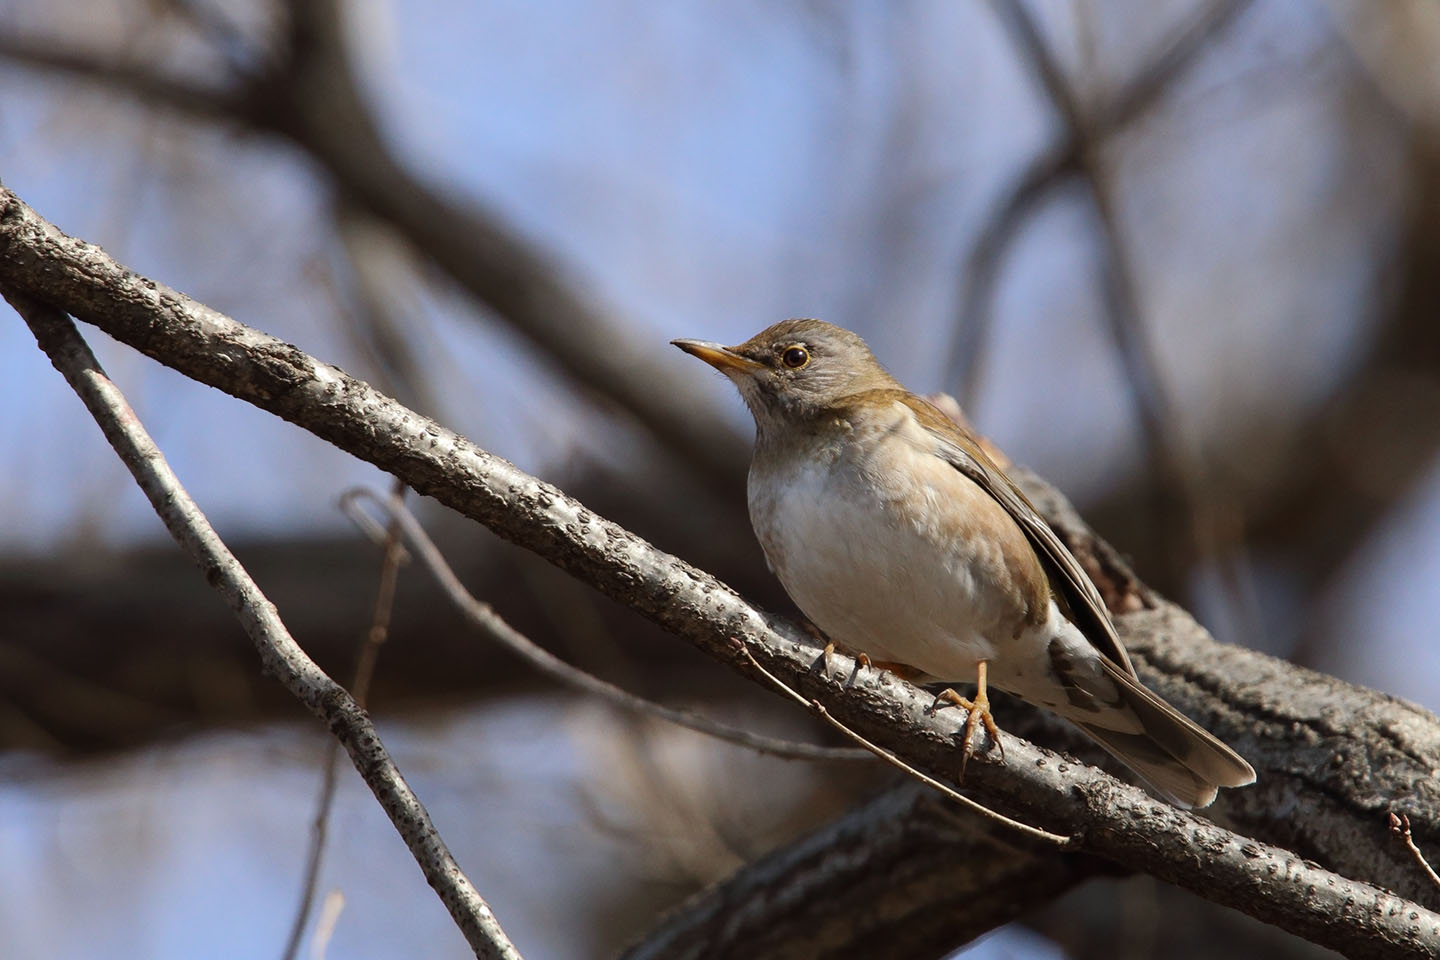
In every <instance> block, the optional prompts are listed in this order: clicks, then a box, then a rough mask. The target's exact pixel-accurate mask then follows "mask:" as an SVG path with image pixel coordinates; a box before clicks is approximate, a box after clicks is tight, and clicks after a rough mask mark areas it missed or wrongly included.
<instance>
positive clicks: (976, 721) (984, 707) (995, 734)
mask: <svg viewBox="0 0 1440 960" xmlns="http://www.w3.org/2000/svg"><path fill="white" fill-rule="evenodd" d="M988 667H989V664H988V663H987V662H986V661H984V660H981V661H980V663H979V665H978V666H977V667H976V669H975V699H974V700H966V699H965V698H964V697H962V696H960V694H958V693H956V692H955V691H954V690H951V689H950V688H949V687H946V688H945V689H944V690H941V691H940V692H939V693H937V694H936V695H935V702H934V703H932V704H930V710H931V711H932V712H933V711H934V710H935V709H937V708H938V707H939V706H940V704H941V703H942V702H944V703H953V704H954V705H955V706H957V707H964V708H965V710H966V711H967V712H968V715H967V716H966V717H965V726H964V727H963V728H962V729H961V734H960V779H961V781H963V780H964V779H965V764H966V763H968V762H969V760H970V755H971V754H972V753H974V752H975V744H974V739H975V728H976V726H978V725H981V724H983V725H984V727H985V732H986V733H988V734H990V742H991V743H993V744H995V746H997V747H999V748H1000V760H1001V762H1002V763H1003V762H1004V760H1005V745H1004V744H1003V743H1001V742H1000V728H999V727H997V726H995V718H994V717H993V716H991V714H990V696H989V694H987V693H986V692H985V678H986V674H987V672H988Z"/></svg>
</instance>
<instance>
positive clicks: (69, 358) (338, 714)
mask: <svg viewBox="0 0 1440 960" xmlns="http://www.w3.org/2000/svg"><path fill="white" fill-rule="evenodd" d="M0 291H3V293H4V296H5V298H6V299H7V300H9V301H10V304H11V306H13V307H14V308H15V309H16V311H17V312H18V313H19V314H20V315H21V316H22V317H23V318H24V319H25V322H26V323H27V324H28V325H29V327H30V329H31V331H32V332H33V333H34V334H35V339H36V341H37V342H38V343H39V344H40V348H41V349H42V350H44V351H45V353H46V355H47V356H49V358H50V361H51V363H53V364H54V365H55V369H57V370H59V371H60V372H61V373H62V374H63V375H64V376H65V379H66V380H67V381H68V382H69V383H70V386H71V387H73V388H74V390H75V392H76V393H77V394H79V395H80V398H81V400H83V401H84V403H85V406H86V408H87V409H89V411H90V413H91V414H92V415H93V416H94V417H95V421H96V423H98V424H99V425H100V429H101V431H103V432H104V434H105V438H106V439H107V440H108V441H110V445H111V446H112V447H114V448H115V452H116V453H117V454H119V456H120V459H121V460H122V461H124V463H125V466H126V467H128V468H129V470H130V472H131V473H132V474H133V475H134V477H135V482H136V483H137V484H139V485H140V488H141V489H142V490H143V491H144V492H145V495H146V496H147V497H148V498H149V499H150V503H151V505H152V506H153V507H154V508H155V512H156V513H157V514H159V515H160V519H161V520H162V521H164V523H165V526H166V528H167V529H168V530H169V531H170V534H171V535H172V536H173V537H174V538H175V540H176V541H177V542H178V543H179V544H180V546H181V548H182V549H183V550H185V552H186V553H187V554H189V555H190V558H191V559H192V560H194V561H195V563H196V565H198V566H199V567H200V569H201V570H202V571H203V572H204V574H205V579H206V581H207V582H209V583H210V584H211V586H213V587H215V588H216V589H217V590H219V591H220V593H221V595H223V596H224V597H225V600H226V601H227V602H228V603H229V605H230V608H231V609H232V610H233V611H234V612H235V615H236V617H237V618H238V619H239V620H240V623H241V625H242V626H243V627H244V628H245V632H246V633H247V634H249V635H250V638H251V639H252V640H253V641H254V643H255V648H256V650H257V651H258V652H259V654H260V660H261V663H262V664H263V665H264V668H265V670H266V671H267V672H269V673H272V674H274V675H275V676H276V677H278V678H279V679H280V682H281V683H283V684H284V685H285V686H286V687H287V688H288V689H289V690H290V692H291V693H292V694H294V695H295V697H296V698H297V699H299V700H300V702H302V703H303V704H305V706H306V707H307V708H308V709H309V710H310V712H311V713H313V714H315V716H316V717H318V718H319V719H321V720H323V721H324V722H325V723H326V725H327V726H329V728H330V730H331V732H332V733H334V735H335V736H336V738H337V739H339V741H340V742H341V743H342V744H343V745H344V747H345V750H346V752H348V753H349V754H350V760H351V762H352V763H354V764H355V769H356V770H357V771H359V773H360V776H361V777H363V778H364V780H365V782H366V784H367V785H369V787H370V789H371V791H372V792H373V793H374V794H375V799H376V800H378V801H379V802H380V806H381V807H382V808H384V810H385V812H386V814H387V815H389V817H390V820H391V822H392V823H393V824H394V825H395V829H396V830H397V831H399V833H400V836H401V838H402V839H404V841H405V844H406V846H408V847H409V848H410V852H411V854H412V855H413V856H414V857H415V861H416V863H418V864H419V865H420V869H421V871H422V872H423V873H424V874H425V879H426V880H427V881H429V883H430V886H432V887H433V888H434V889H435V892H436V893H437V894H439V895H440V899H441V901H442V902H443V903H444V904H445V907H446V909H448V910H449V911H450V916H451V917H452V918H453V919H454V920H455V924H456V926H458V927H459V928H460V932H461V933H462V934H463V935H464V936H465V939H466V941H467V942H468V943H469V944H470V947H471V949H473V950H474V951H475V956H477V957H481V958H485V960H490V958H494V960H520V954H519V952H518V951H517V950H516V949H515V947H514V945H513V944H511V943H510V940H509V938H508V937H506V936H505V931H504V930H502V929H501V928H500V923H499V921H498V920H496V919H495V915H494V913H493V912H492V911H491V909H490V906H489V904H487V903H486V902H485V901H484V899H483V898H481V896H480V894H479V892H478V891H477V890H476V889H475V888H474V886H473V885H471V883H470V881H469V879H468V878H466V876H465V874H464V873H462V872H461V871H460V865H459V864H458V863H456V862H455V858H454V857H453V856H452V855H451V854H450V851H449V849H448V848H447V847H446V846H445V842H444V841H443V840H442V839H441V838H440V835H439V833H437V832H436V830H435V825H434V824H433V823H432V822H431V821H430V815H429V813H427V812H426V810H425V807H424V806H423V805H422V804H421V803H420V799H419V797H417V796H415V794H414V792H413V791H411V789H410V786H409V784H407V783H406V782H405V779H404V777H402V776H401V774H400V770H399V768H397V767H396V766H395V762H394V761H393V760H392V759H391V758H390V754H389V753H388V752H387V751H386V749H385V746H384V744H382V743H381V742H380V736H379V733H378V732H377V731H376V730H375V726H374V724H373V723H371V721H370V718H369V717H368V716H367V715H366V714H365V711H364V709H363V708H362V707H361V706H360V705H359V704H358V703H356V702H355V700H354V698H352V697H351V696H350V695H349V694H348V693H346V692H345V690H344V688H342V687H341V686H340V685H339V684H337V683H335V681H333V680H331V679H330V678H329V677H328V676H326V675H325V672H324V671H323V670H321V669H320V668H319V667H318V666H317V665H316V664H315V662H314V661H313V660H311V659H310V658H309V657H308V656H306V654H305V651H304V650H302V649H301V648H300V646H299V644H297V643H296V642H295V641H294V639H293V638H292V637H291V636H290V634H289V632H288V631H287V630H286V629H285V625H284V623H282V622H281V620H280V616H279V614H278V612H277V611H276V610H275V607H274V605H273V604H271V603H270V601H269V600H267V599H266V597H265V595H264V594H263V593H262V592H261V591H260V588H259V587H258V586H256V585H255V582H254V581H253V580H251V579H250V576H249V574H247V573H246V572H245V568H244V567H242V566H241V565H240V562H239V561H238V560H236V559H235V556H234V554H232V553H231V552H230V550H229V548H227V547H226V546H225V544H224V543H223V542H222V541H221V539H220V537H219V536H218V535H217V534H216V533H215V530H214V528H212V527H211V526H210V523H209V521H208V520H206V519H205V515H204V514H203V513H201V512H200V508H199V507H198V506H197V505H196V503H195V501H194V500H192V499H190V495H189V494H188V493H187V492H186V490H185V488H184V487H183V486H182V485H181V484H180V481H179V479H178V478H177V477H176V476H175V474H174V472H172V471H171V469H170V466H169V464H168V463H166V461H165V457H164V455H163V454H162V453H161V452H160V449H159V448H158V447H157V446H155V443H154V441H153V440H151V438H150V436H149V434H148V433H146V431H145V428H144V427H143V426H142V425H141V423H140V420H139V418H138V417H136V416H135V411H134V410H132V409H131V408H130V405H129V404H128V403H127V402H126V401H125V398H124V396H122V395H121V393H120V391H119V390H118V389H117V388H116V387H115V385H114V384H113V383H111V382H110V380H109V378H108V377H107V376H106V375H105V371H104V370H102V369H101V367H100V364H99V362H98V361H96V359H95V356H94V354H92V353H91V352H90V348H89V347H88V346H87V345H86V344H85V341H84V339H82V338H81V336H80V334H79V332H78V331H77V330H76V329H75V326H74V324H73V323H72V322H71V321H70V318H69V317H66V316H65V315H64V314H63V313H60V312H59V311H57V310H56V309H55V308H54V307H52V306H49V305H47V304H44V303H42V302H39V301H36V300H34V299H32V298H30V297H29V296H27V295H25V294H23V293H20V292H17V291H16V290H15V289H14V288H13V287H11V286H10V285H9V284H4V285H0Z"/></svg>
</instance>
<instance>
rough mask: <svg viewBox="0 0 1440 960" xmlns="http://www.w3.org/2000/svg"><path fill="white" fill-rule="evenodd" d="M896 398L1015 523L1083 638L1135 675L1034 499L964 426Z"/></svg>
mask: <svg viewBox="0 0 1440 960" xmlns="http://www.w3.org/2000/svg"><path fill="white" fill-rule="evenodd" d="M899 399H900V400H901V401H902V402H903V403H904V404H905V405H906V406H908V407H909V408H910V409H911V410H913V411H914V412H915V415H916V417H917V418H918V419H919V421H920V424H921V426H923V427H925V428H926V430H927V431H928V432H929V433H931V434H932V435H933V436H934V437H935V440H936V444H937V450H938V452H939V454H940V455H941V456H942V457H944V458H945V460H946V461H948V462H949V463H950V464H951V466H953V467H954V468H955V469H956V470H959V471H960V472H961V473H963V474H964V475H965V476H967V477H969V478H970V479H971V480H973V481H975V483H976V484H977V485H979V487H980V488H981V489H982V490H984V491H985V492H986V493H988V494H989V495H990V496H991V497H993V498H994V499H995V501H996V502H997V503H999V504H1000V506H1002V507H1004V508H1005V512H1006V513H1008V514H1009V515H1010V516H1011V517H1012V518H1013V519H1014V520H1015V522H1016V523H1017V524H1019V526H1020V529H1021V530H1022V531H1023V532H1024V533H1025V536H1026V537H1027V538H1028V539H1029V540H1030V543H1031V545H1033V546H1034V548H1035V552H1036V554H1038V555H1039V557H1040V560H1041V563H1042V564H1043V565H1044V567H1045V571H1046V574H1047V575H1048V576H1049V578H1050V584H1051V589H1052V590H1053V591H1054V592H1055V593H1056V594H1057V598H1058V599H1059V601H1060V602H1061V604H1062V605H1063V606H1064V607H1066V608H1067V609H1066V611H1065V612H1066V613H1067V614H1068V615H1069V617H1070V619H1071V620H1072V621H1073V622H1074V623H1075V625H1076V626H1077V627H1079V628H1080V631H1081V632H1082V633H1084V634H1085V637H1086V639H1088V640H1089V641H1090V642H1091V643H1092V644H1094V645H1095V648H1096V649H1097V650H1099V651H1100V652H1101V653H1102V654H1104V655H1105V656H1106V657H1108V658H1109V659H1110V660H1112V661H1114V662H1115V664H1117V665H1118V666H1119V667H1120V668H1122V669H1123V670H1124V671H1125V672H1126V673H1128V674H1129V675H1130V676H1132V677H1133V676H1135V667H1134V666H1133V665H1132V664H1131V663H1130V656H1129V654H1127V653H1126V652H1125V648H1124V646H1122V645H1121V643H1120V637H1119V636H1118V635H1117V634H1116V632H1115V623H1114V621H1112V620H1111V619H1110V612H1109V611H1108V610H1107V609H1106V608H1105V601H1104V600H1102V599H1101V597H1100V591H1099V590H1097V589H1096V588H1095V584H1094V583H1093V582H1092V581H1091V580H1090V577H1089V576H1088V575H1087V574H1086V573H1085V570H1084V568H1083V567H1081V566H1080V561H1078V560H1076V559H1075V555H1074V554H1073V553H1071V552H1070V550H1069V548H1068V547H1066V546H1065V544H1064V543H1063V542H1062V541H1061V540H1060V537H1059V536H1058V535H1057V534H1056V533H1055V531H1054V530H1053V529H1052V528H1051V527H1050V524H1048V523H1046V522H1045V518H1044V517H1042V516H1040V513H1039V512H1038V511H1037V510H1036V509H1035V506H1034V504H1032V503H1031V502H1030V501H1029V499H1028V498H1027V497H1026V496H1025V494H1024V493H1022V492H1021V491H1020V488H1019V487H1017V486H1015V483H1014V481H1012V480H1011V479H1010V478H1009V477H1008V476H1006V475H1005V471H1003V470H1001V469H1000V467H999V466H997V465H996V464H995V462H994V461H993V460H991V459H990V458H989V457H988V456H987V455H986V454H985V451H984V450H983V449H981V447H980V445H979V444H978V443H976V442H975V439H974V437H972V436H971V435H970V433H969V431H967V430H965V428H964V427H961V426H960V425H959V424H958V423H956V422H955V421H954V420H952V419H950V418H949V417H948V416H946V415H945V414H944V413H942V412H941V411H940V410H939V409H938V408H936V407H935V406H933V405H932V404H930V403H928V402H927V401H925V400H923V399H921V398H920V397H917V396H915V395H914V394H910V393H904V394H902V395H901V396H900V398H899Z"/></svg>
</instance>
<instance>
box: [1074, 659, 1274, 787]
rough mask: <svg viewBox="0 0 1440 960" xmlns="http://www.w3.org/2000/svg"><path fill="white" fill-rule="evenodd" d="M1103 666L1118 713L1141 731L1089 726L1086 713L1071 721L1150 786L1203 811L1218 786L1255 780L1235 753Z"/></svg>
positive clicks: (1125, 677) (1112, 666) (1122, 675)
mask: <svg viewBox="0 0 1440 960" xmlns="http://www.w3.org/2000/svg"><path fill="white" fill-rule="evenodd" d="M1102 662H1103V663H1104V667H1105V673H1106V675H1107V678H1108V679H1110V680H1111V681H1113V682H1114V684H1115V688H1116V690H1117V691H1118V693H1119V702H1118V703H1117V704H1116V705H1115V707H1114V709H1117V710H1124V711H1127V712H1129V713H1131V714H1133V716H1134V717H1135V719H1136V720H1138V721H1139V728H1140V730H1139V732H1129V731H1122V730H1116V729H1114V726H1115V725H1114V724H1113V723H1108V724H1105V725H1101V724H1099V723H1095V722H1087V721H1086V715H1085V714H1083V713H1081V714H1078V715H1071V716H1070V719H1071V720H1072V722H1074V723H1075V725H1076V726H1078V727H1079V728H1080V729H1081V730H1083V731H1085V733H1086V734H1088V735H1089V736H1090V737H1091V738H1092V739H1094V740H1095V742H1096V743H1098V744H1100V746H1102V747H1104V748H1105V749H1106V750H1107V751H1109V752H1110V753H1111V754H1113V755H1114V756H1115V757H1116V758H1117V759H1119V760H1121V761H1122V762H1124V763H1125V764H1126V765H1127V766H1128V767H1130V769H1132V770H1134V771H1135V772H1136V773H1137V774H1139V775H1140V777H1141V778H1142V779H1143V780H1144V781H1145V782H1146V783H1147V784H1149V785H1150V786H1151V787H1153V788H1154V789H1155V790H1156V791H1158V792H1159V793H1161V794H1162V795H1164V796H1165V797H1167V798H1168V799H1170V800H1171V801H1173V802H1174V803H1177V804H1179V805H1181V806H1186V807H1204V806H1207V805H1209V804H1210V802H1211V801H1213V800H1214V799H1215V793H1216V790H1217V789H1218V788H1219V787H1243V786H1245V785H1246V784H1250V783H1254V782H1255V770H1254V768H1252V767H1251V766H1250V764H1248V763H1246V762H1245V760H1244V759H1242V758H1241V756H1240V755H1239V754H1237V753H1236V752H1235V751H1234V750H1231V749H1230V748H1229V747H1227V746H1225V744H1223V743H1221V742H1220V741H1219V740H1218V739H1216V738H1215V737H1214V736H1213V735H1212V734H1211V733H1210V732H1209V731H1207V730H1205V729H1203V728H1202V727H1200V725H1199V724H1197V723H1195V722H1194V721H1193V720H1191V719H1190V718H1189V717H1186V716H1185V715H1184V714H1182V713H1180V712H1179V711H1178V710H1176V709H1175V708H1174V707H1172V706H1171V705H1170V704H1168V703H1166V702H1165V701H1164V700H1162V699H1160V697H1159V696H1158V695H1157V694H1155V693H1152V692H1151V691H1150V690H1147V689H1146V688H1145V687H1144V686H1143V685H1141V683H1140V681H1139V680H1136V679H1135V678H1134V677H1132V676H1131V675H1130V674H1128V673H1126V672H1125V671H1124V670H1123V669H1122V668H1120V667H1117V666H1116V665H1115V664H1113V663H1111V662H1110V661H1109V660H1108V659H1104V660H1103V661H1102ZM1089 716H1090V717H1091V718H1093V717H1094V714H1093V713H1092V714H1090V715H1089Z"/></svg>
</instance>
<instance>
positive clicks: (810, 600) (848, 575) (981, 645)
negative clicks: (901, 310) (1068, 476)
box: [750, 408, 1011, 680]
mask: <svg viewBox="0 0 1440 960" xmlns="http://www.w3.org/2000/svg"><path fill="white" fill-rule="evenodd" d="M902 410H903V408H902ZM900 415H901V417H902V422H901V423H900V424H899V428H900V429H899V431H898V437H897V434H892V439H897V438H900V437H903V435H904V434H905V433H906V432H908V431H911V430H914V431H920V427H919V426H918V424H915V423H914V421H913V418H911V417H909V416H908V411H903V412H902V413H901V414H900ZM921 434H922V435H919V436H911V437H909V438H908V439H909V441H910V442H904V443H888V444H886V445H884V446H883V447H882V448H880V449H881V450H882V451H883V453H884V456H877V455H876V453H875V450H876V448H875V447H873V446H871V447H869V448H868V452H867V446H866V445H864V444H846V445H844V446H843V447H842V448H841V450H840V451H839V452H838V453H837V454H836V455H835V456H834V457H833V458H832V460H831V461H830V462H825V461H823V460H821V459H818V458H794V459H792V460H788V461H785V462H783V463H781V464H778V465H777V464H775V463H773V462H772V463H770V464H767V465H766V469H764V470H753V469H752V473H751V478H750V516H751V521H752V522H753V524H754V526H755V531H756V535H757V536H758V537H759V539H760V543H761V546H762V547H763V548H764V550H765V554H766V557H767V558H768V559H769V561H770V565H771V568H772V569H773V570H774V571H775V574H776V576H778V577H779V578H780V582H781V583H782V584H783V585H784V587H785V590H786V592H788V593H789V594H790V597H791V599H793V600H794V601H795V603H796V605H797V606H798V607H800V609H801V610H802V611H804V613H805V615H806V616H807V617H809V618H810V619H811V620H812V621H814V623H815V625H816V626H818V627H819V628H820V629H821V630H823V631H825V633H826V634H827V635H828V636H829V637H830V639H832V640H834V641H836V642H837V643H840V644H842V645H844V646H846V647H849V648H850V649H851V650H854V651H863V652H865V653H867V654H869V655H870V656H871V657H872V658H874V659H876V660H892V661H898V662H901V663H905V664H908V665H910V666H913V667H916V668H918V669H920V670H923V671H924V672H925V673H927V674H929V675H930V676H932V677H934V678H936V679H942V680H965V679H969V678H970V677H972V676H973V674H974V669H975V664H976V662H977V661H979V660H982V659H990V658H992V657H993V656H994V654H995V646H996V644H997V643H1004V642H1006V641H1008V640H1009V639H1011V637H1010V636H1009V628H1008V627H1005V628H1002V624H1004V623H1007V622H1008V620H1007V614H1008V613H1009V609H1010V608H1009V607H1008V606H1007V605H1005V604H1003V603H999V602H997V597H996V595H995V591H994V589H993V579H992V575H993V571H994V570H995V569H996V566H997V565H998V564H1001V563H1003V557H1001V556H1000V555H999V550H998V548H996V547H995V546H994V545H993V544H991V543H989V542H988V541H986V540H985V538H983V537H968V538H967V537H965V536H963V535H957V532H958V533H961V534H963V532H964V527H965V525H964V524H957V523H954V522H951V520H952V519H953V518H954V517H956V516H957V514H956V511H963V510H965V509H967V508H968V507H971V506H973V507H974V508H975V509H988V510H994V509H999V508H998V506H997V505H996V504H995V503H994V501H993V500H991V499H990V498H989V497H988V495H986V494H984V492H983V491H981V490H980V489H979V488H978V487H976V486H975V485H974V484H973V483H972V482H971V481H970V480H968V479H967V478H965V477H964V476H963V475H962V474H960V473H959V472H958V471H956V470H955V469H954V468H953V467H951V466H950V465H949V464H948V463H946V462H945V461H943V460H941V459H940V458H939V457H937V456H935V455H934V454H933V453H932V452H931V449H930V447H931V444H929V443H928V442H927V441H926V439H925V438H924V436H923V431H921ZM757 466H758V465H757ZM1002 630H1003V634H1004V635H1001V633H1002Z"/></svg>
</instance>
